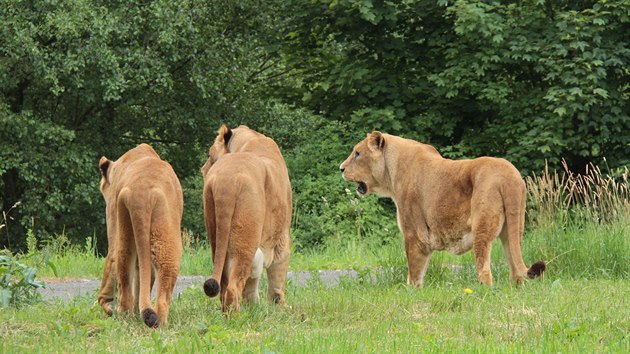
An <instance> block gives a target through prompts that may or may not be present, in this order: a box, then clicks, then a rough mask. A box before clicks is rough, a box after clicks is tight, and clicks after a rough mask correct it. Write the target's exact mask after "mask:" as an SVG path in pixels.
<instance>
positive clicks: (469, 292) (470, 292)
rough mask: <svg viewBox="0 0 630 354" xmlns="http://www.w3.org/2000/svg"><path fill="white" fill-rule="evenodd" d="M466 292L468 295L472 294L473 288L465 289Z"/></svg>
mask: <svg viewBox="0 0 630 354" xmlns="http://www.w3.org/2000/svg"><path fill="white" fill-rule="evenodd" d="M464 292H465V293H466V294H468V295H470V294H472V289H471V288H466V289H464Z"/></svg>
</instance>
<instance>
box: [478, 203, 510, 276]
mask: <svg viewBox="0 0 630 354" xmlns="http://www.w3.org/2000/svg"><path fill="white" fill-rule="evenodd" d="M492 196H493V195H486V196H485V197H484V198H481V199H480V200H475V198H474V196H473V205H472V210H473V217H472V225H471V226H472V234H473V252H474V253H475V264H476V266H477V276H478V278H479V281H480V282H481V283H482V284H484V285H487V286H492V271H491V270H490V253H491V251H492V241H494V239H495V238H496V237H497V236H498V235H499V233H500V232H501V229H502V228H503V223H504V220H505V218H504V215H503V206H502V205H501V203H496V202H495V201H493V200H492V199H493V198H491V197H492ZM495 197H497V198H494V199H495V200H496V199H498V200H500V196H495ZM475 201H476V202H475Z"/></svg>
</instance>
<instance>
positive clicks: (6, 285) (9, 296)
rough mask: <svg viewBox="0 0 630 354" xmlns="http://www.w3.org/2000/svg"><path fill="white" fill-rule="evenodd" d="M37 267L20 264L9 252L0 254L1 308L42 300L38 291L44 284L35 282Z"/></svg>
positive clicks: (5, 251) (4, 251)
mask: <svg viewBox="0 0 630 354" xmlns="http://www.w3.org/2000/svg"><path fill="white" fill-rule="evenodd" d="M35 272H36V268H35V267H29V266H27V265H24V264H22V263H20V262H18V259H17V257H15V256H13V255H12V254H11V252H9V251H8V250H3V251H2V252H1V253H0V307H9V306H15V307H20V306H22V305H27V304H32V303H34V302H36V301H39V300H40V299H41V295H40V294H39V292H38V291H37V289H39V288H41V287H43V286H44V283H42V282H40V281H37V280H35Z"/></svg>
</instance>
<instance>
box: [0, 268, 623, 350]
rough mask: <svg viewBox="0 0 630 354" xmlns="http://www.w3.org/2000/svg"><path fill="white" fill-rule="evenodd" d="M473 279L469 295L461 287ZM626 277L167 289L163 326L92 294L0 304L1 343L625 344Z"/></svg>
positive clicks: (301, 346) (163, 346)
mask: <svg viewBox="0 0 630 354" xmlns="http://www.w3.org/2000/svg"><path fill="white" fill-rule="evenodd" d="M465 288H470V289H471V290H472V293H471V294H467V293H466V292H465V291H464V289H465ZM628 293H630V283H629V282H628V281H627V280H621V279H616V280H603V279H594V280H590V281H581V280H570V279H569V280H567V279H560V278H554V277H545V278H544V279H541V280H537V281H532V282H528V283H527V284H526V286H525V287H524V288H514V287H511V286H508V285H507V284H506V282H505V281H498V284H497V286H495V287H493V288H485V287H483V286H480V285H477V282H476V280H475V279H474V277H469V276H467V275H464V276H462V277H460V276H458V275H454V276H452V277H450V278H449V281H444V280H434V281H433V282H432V283H431V284H429V285H428V286H426V287H425V288H424V289H422V290H418V289H415V288H410V287H407V286H405V285H401V284H400V283H399V282H398V279H381V280H380V281H379V282H377V283H376V284H373V283H368V282H363V281H361V279H355V280H345V281H344V282H342V283H341V284H340V285H338V286H336V287H334V288H326V287H324V286H316V285H314V286H311V287H308V288H298V287H296V286H295V285H293V284H289V286H288V294H287V299H288V301H289V305H288V306H285V307H276V306H273V305H268V304H267V303H261V304H258V305H253V306H249V307H246V308H245V309H244V310H243V311H242V312H240V313H238V314H236V315H234V316H233V317H231V318H226V317H224V316H223V315H222V314H221V313H220V309H219V302H218V300H217V299H209V298H207V297H205V295H204V294H203V291H202V289H200V288H199V287H196V288H189V289H187V290H185V291H184V292H183V293H182V294H181V295H179V296H177V297H176V298H174V300H173V302H172V305H171V316H170V318H169V324H168V325H167V326H166V327H164V328H160V329H158V330H150V329H148V328H146V327H145V326H144V325H143V324H142V323H141V321H140V320H139V319H138V318H129V317H122V318H121V316H119V317H118V318H107V317H106V316H105V315H104V314H103V313H102V311H101V309H100V308H99V307H98V305H96V304H95V303H94V297H89V296H88V297H77V298H75V299H74V300H73V301H71V302H70V303H68V304H63V303H60V302H53V303H50V304H44V303H42V304H38V305H35V306H31V307H27V308H25V309H22V310H15V309H3V310H1V311H0V337H1V339H2V340H1V341H0V352H4V353H17V352H30V351H41V350H42V349H43V348H46V349H44V350H45V351H55V352H140V351H151V352H164V351H165V352H181V353H189V352H266V353H271V352H281V353H315V352H326V353H330V352H445V351H449V352H483V353H492V352H602V351H605V352H620V353H621V352H627V351H628V330H629V328H630V323H629V320H628V319H629V318H630V313H629V310H628V308H629V307H628V303H627V294H628Z"/></svg>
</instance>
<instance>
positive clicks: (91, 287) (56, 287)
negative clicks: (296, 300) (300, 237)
mask: <svg viewBox="0 0 630 354" xmlns="http://www.w3.org/2000/svg"><path fill="white" fill-rule="evenodd" d="M356 276H357V272H356V271H354V270H320V271H319V272H306V271H299V272H292V271H290V272H289V273H288V274H287V278H288V281H289V282H293V284H295V285H297V286H299V287H304V286H307V285H308V284H309V283H310V282H312V281H320V282H321V283H322V284H324V285H325V286H328V287H332V286H335V285H337V284H339V281H340V280H341V279H342V278H344V277H349V278H356ZM206 279H207V276H201V275H196V276H180V277H179V278H177V283H176V284H175V290H174V295H176V294H179V293H180V292H182V291H183V290H184V289H186V288H188V287H191V286H193V285H197V286H199V287H200V288H201V287H203V282H204V281H205V280H206ZM44 282H45V283H46V287H45V288H42V289H40V290H39V292H40V293H41V294H42V296H43V297H44V299H45V300H50V299H55V298H60V299H62V300H65V301H67V300H70V299H72V298H74V297H75V296H79V295H94V299H96V294H97V292H98V290H99V289H100V286H101V281H100V279H73V280H67V281H64V280H57V279H50V280H49V281H46V280H44Z"/></svg>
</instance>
